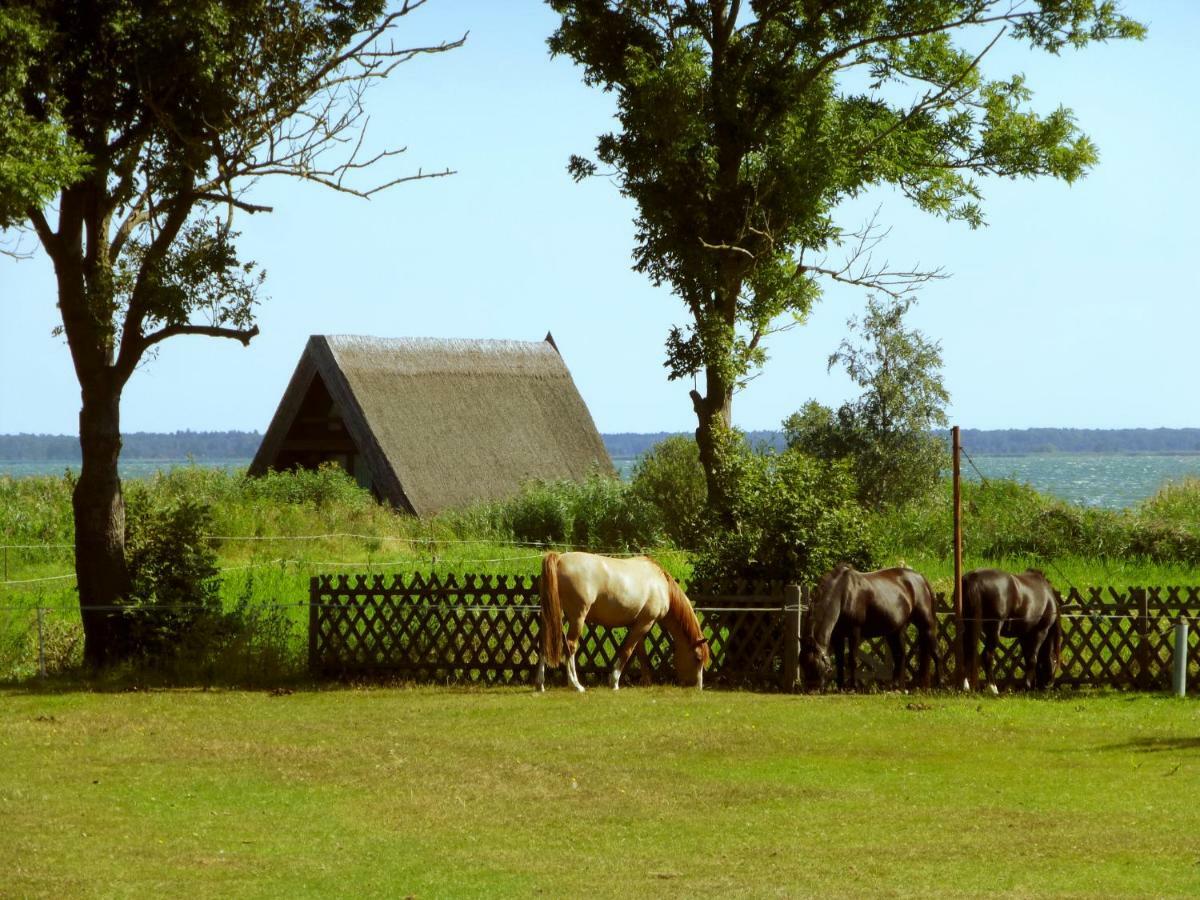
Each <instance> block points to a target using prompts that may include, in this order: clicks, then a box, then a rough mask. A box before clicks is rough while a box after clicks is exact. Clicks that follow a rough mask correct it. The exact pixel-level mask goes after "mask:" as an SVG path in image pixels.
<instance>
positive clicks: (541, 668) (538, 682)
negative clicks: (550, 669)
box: [534, 656, 546, 691]
mask: <svg viewBox="0 0 1200 900" xmlns="http://www.w3.org/2000/svg"><path fill="white" fill-rule="evenodd" d="M534 686H535V687H536V688H537V689H538V690H539V691H544V690H546V661H545V660H544V659H542V658H541V657H540V656H539V657H538V667H537V678H536V679H535V681H534Z"/></svg>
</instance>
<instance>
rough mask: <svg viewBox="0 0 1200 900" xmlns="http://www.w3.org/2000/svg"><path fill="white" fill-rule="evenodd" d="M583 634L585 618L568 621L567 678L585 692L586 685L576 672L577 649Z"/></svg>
mask: <svg viewBox="0 0 1200 900" xmlns="http://www.w3.org/2000/svg"><path fill="white" fill-rule="evenodd" d="M582 634H583V619H582V617H580V618H578V619H575V618H573V619H571V620H570V621H569V622H568V623H567V680H568V681H569V682H571V687H573V688H575V690H577V691H579V693H581V694H582V693H583V691H584V687H583V685H582V684H580V683H579V675H578V674H577V673H576V672H575V651H576V650H578V649H579V638H580V636H581V635H582Z"/></svg>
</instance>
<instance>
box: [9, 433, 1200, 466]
mask: <svg viewBox="0 0 1200 900" xmlns="http://www.w3.org/2000/svg"><path fill="white" fill-rule="evenodd" d="M939 433H940V434H941V435H943V436H944V437H945V438H946V439H947V440H949V432H939ZM675 434H684V435H686V436H688V437H691V435H692V433H691V432H672V431H656V432H653V433H650V434H632V433H621V434H605V435H602V437H603V438H604V445H605V446H606V447H607V448H608V453H609V455H610V456H612V457H613V458H614V459H621V458H626V459H627V458H631V457H636V456H641V455H642V454H643V453H645V452H646V451H647V450H649V449H650V448H651V447H653V446H654V445H655V444H657V443H658V442H659V441H661V440H664V439H665V438H668V437H671V436H672V435H675ZM747 437H749V439H750V442H751V443H752V444H754V445H755V446H763V445H766V446H771V447H776V448H782V447H783V434H782V433H781V432H778V431H751V432H748V433H747ZM122 439H123V441H124V447H123V449H122V451H121V455H122V457H123V458H124V459H126V460H131V459H187V458H188V457H189V456H190V457H192V458H194V459H247V460H248V459H250V458H251V457H252V456H254V454H255V452H257V450H258V445H259V443H260V442H261V441H262V435H261V434H259V433H258V432H257V431H176V432H174V433H171V434H156V433H153V432H146V431H135V432H132V433H130V434H126V435H123V436H122ZM962 442H963V447H964V448H966V451H967V452H968V453H972V454H995V455H1012V456H1016V455H1021V454H1026V453H1200V428H1117V429H1100V428H1025V429H1017V428H1010V429H1004V430H1000V431H983V430H980V429H976V428H964V429H963V432H962ZM0 459H2V460H16V461H27V462H37V461H40V460H55V461H57V460H63V461H68V462H69V461H76V462H77V461H78V460H79V438H77V437H75V436H74V435H63V434H0Z"/></svg>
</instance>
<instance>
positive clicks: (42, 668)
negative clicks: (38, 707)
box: [37, 606, 46, 678]
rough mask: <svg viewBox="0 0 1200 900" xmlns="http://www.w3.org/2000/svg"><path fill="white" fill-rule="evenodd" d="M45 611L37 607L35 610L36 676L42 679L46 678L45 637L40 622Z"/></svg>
mask: <svg viewBox="0 0 1200 900" xmlns="http://www.w3.org/2000/svg"><path fill="white" fill-rule="evenodd" d="M45 615H46V610H45V608H43V607H41V606H39V607H38V608H37V619H38V674H39V675H41V676H42V677H43V678H45V677H46V637H45V632H44V630H43V627H42V622H43V620H44V619H45Z"/></svg>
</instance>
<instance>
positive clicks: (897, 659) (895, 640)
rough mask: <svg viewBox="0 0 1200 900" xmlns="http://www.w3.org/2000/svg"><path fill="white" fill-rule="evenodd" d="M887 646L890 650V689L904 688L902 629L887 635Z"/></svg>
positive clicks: (898, 689)
mask: <svg viewBox="0 0 1200 900" xmlns="http://www.w3.org/2000/svg"><path fill="white" fill-rule="evenodd" d="M887 643H888V647H890V648H891V651H892V690H894V691H900V690H903V689H904V670H905V668H906V666H905V665H904V662H905V660H904V629H903V628H901V629H899V630H897V631H893V632H892V633H891V634H889V635H888V636H887Z"/></svg>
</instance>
